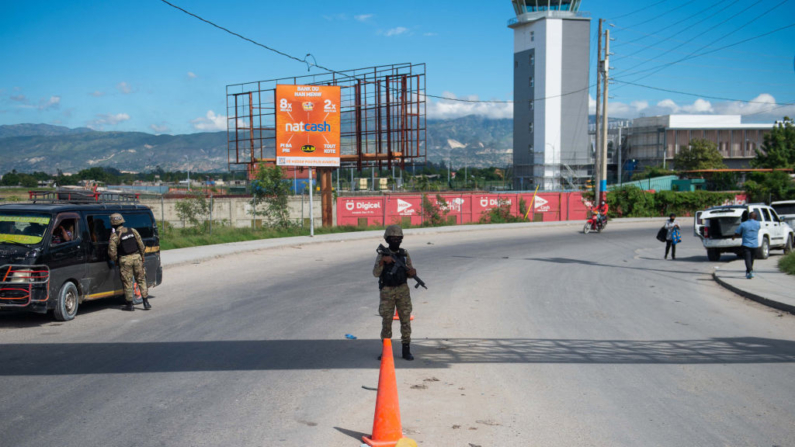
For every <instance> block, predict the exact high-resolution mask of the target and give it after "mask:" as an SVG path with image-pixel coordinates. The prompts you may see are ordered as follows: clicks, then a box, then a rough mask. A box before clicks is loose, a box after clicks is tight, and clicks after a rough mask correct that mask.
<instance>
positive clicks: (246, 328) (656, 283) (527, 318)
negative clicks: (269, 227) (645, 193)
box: [0, 221, 795, 447]
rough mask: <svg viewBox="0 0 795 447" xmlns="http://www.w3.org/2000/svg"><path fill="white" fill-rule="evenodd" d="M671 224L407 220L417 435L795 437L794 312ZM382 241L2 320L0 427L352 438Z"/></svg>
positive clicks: (204, 437)
mask: <svg viewBox="0 0 795 447" xmlns="http://www.w3.org/2000/svg"><path fill="white" fill-rule="evenodd" d="M661 224H662V221H660V222H659V223H653V224H652V223H644V224H637V223H635V224H619V223H611V225H608V227H607V229H606V230H605V231H604V232H603V233H601V234H588V235H583V234H581V233H580V228H579V227H575V226H566V227H547V228H532V229H521V230H515V229H512V230H492V231H474V232H466V233H452V234H432V235H421V236H420V235H417V236H408V237H406V239H405V241H404V247H405V248H407V249H408V250H409V251H410V252H411V254H412V258H413V260H414V263H415V266H416V267H417V270H418V273H419V274H420V276H422V278H423V279H424V280H425V281H426V282H427V283H428V286H429V287H430V290H427V291H426V290H422V289H421V290H419V291H417V290H416V289H413V288H412V294H413V301H414V314H415V316H416V319H415V320H414V322H413V332H414V333H413V340H414V342H413V351H414V353H415V355H416V357H417V360H416V361H414V362H407V361H404V360H402V359H400V358H398V357H396V359H395V363H396V366H397V379H398V391H399V395H400V406H401V417H402V422H403V429H404V432H405V433H406V435H407V436H409V437H411V438H413V439H415V440H417V441H418V442H419V443H420V445H425V446H444V447H446V446H464V447H467V446H470V447H471V446H482V447H489V446H530V445H533V446H792V445H795V365H794V363H795V318H793V316H791V315H784V314H781V313H780V312H778V311H774V310H771V309H768V308H766V307H763V306H761V305H758V304H756V303H753V302H750V301H747V300H744V299H743V298H741V297H739V296H736V295H734V294H732V293H730V292H728V291H725V290H723V289H722V288H721V287H720V286H719V285H717V284H715V283H714V282H713V280H712V279H711V277H710V275H709V273H710V272H711V271H712V269H713V268H714V266H715V265H718V264H719V263H710V262H708V261H707V259H706V253H705V251H704V249H703V248H702V247H701V245H700V243H699V242H698V241H697V240H696V239H695V238H694V237H693V236H692V230H691V229H688V228H685V229H684V231H683V233H684V236H685V237H684V241H683V243H682V244H681V245H680V246H679V252H678V253H677V254H678V258H677V260H676V261H671V260H663V259H662V255H663V249H664V245H663V244H661V243H659V242H657V241H656V240H655V238H654V236H655V234H656V230H657V228H659V226H660V225H661ZM378 242H379V241H378V240H376V239H371V240H363V241H357V242H338V243H324V244H317V245H312V246H303V247H287V248H281V249H271V250H264V251H260V252H254V253H248V254H242V255H239V256H236V257H227V258H223V259H220V260H214V261H211V262H203V263H200V264H191V265H184V266H181V267H175V268H171V269H168V270H167V271H166V276H165V282H164V284H163V285H162V286H160V287H157V288H156V289H154V290H153V295H155V298H154V299H152V303H153V305H154V309H153V310H152V311H149V312H145V311H142V310H140V308H139V309H138V310H136V311H135V312H134V313H127V312H121V311H120V310H119V309H120V306H119V305H118V303H117V302H113V301H104V302H94V303H88V304H86V305H84V306H83V307H81V309H80V313H79V314H78V316H77V319H76V320H74V321H72V322H68V323H58V322H54V321H52V320H50V319H49V318H47V317H46V316H40V315H29V314H22V315H20V314H11V315H2V316H0V445H2V446H4V447H5V446H75V447H77V446H80V447H87V446H102V447H106V446H169V447H170V446H282V445H283V446H357V447H358V446H359V445H360V444H361V442H360V436H361V435H362V434H369V433H370V431H371V429H372V423H373V410H374V407H375V397H376V393H375V391H372V390H371V389H368V388H375V387H376V385H377V381H378V367H379V362H378V361H377V360H376V357H377V356H378V354H379V352H380V349H381V345H380V341H379V339H378V338H379V331H380V318H379V317H378V316H377V296H378V291H377V286H376V280H375V278H373V277H372V273H371V271H372V266H373V262H374V259H375V256H376V253H375V248H376V246H377V244H378ZM412 282H413V281H412ZM345 334H353V335H355V336H357V337H358V339H357V340H348V339H346V338H345ZM394 334H395V335H394V337H395V343H396V348H395V352H396V354H397V355H399V343H397V339H398V337H399V325H398V323H397V322H396V323H395V325H394Z"/></svg>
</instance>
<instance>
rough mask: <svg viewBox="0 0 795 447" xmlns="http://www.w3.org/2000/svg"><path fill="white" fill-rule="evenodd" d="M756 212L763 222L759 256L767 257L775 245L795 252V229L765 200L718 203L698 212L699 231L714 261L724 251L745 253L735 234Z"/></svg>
mask: <svg viewBox="0 0 795 447" xmlns="http://www.w3.org/2000/svg"><path fill="white" fill-rule="evenodd" d="M752 211H753V212H756V215H757V220H758V221H759V224H760V228H759V243H758V244H757V247H759V248H758V249H757V251H756V258H757V259H767V257H768V256H770V249H771V248H778V249H783V250H784V253H790V252H791V251H792V245H793V244H795V231H793V229H792V228H791V227H790V226H789V225H787V223H786V222H785V221H784V219H782V218H780V217H779V216H778V214H776V211H775V210H774V209H773V208H771V207H769V206H767V205H765V204H763V203H753V204H749V205H728V206H717V207H714V208H710V209H708V210H704V211H697V212H696V216H695V227H694V229H695V233H696V236H698V237H699V238H701V243H702V244H704V248H706V249H707V258H709V260H710V261H718V260H719V259H720V255H721V254H722V253H734V254H736V255H737V256H740V255H741V252H740V247H741V246H742V238H739V237H738V238H736V239H734V240H732V235H734V232H735V231H737V227H739V226H740V224H741V223H742V222H745V221H746V220H748V214H749V213H750V212H752Z"/></svg>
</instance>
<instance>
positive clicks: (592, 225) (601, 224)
mask: <svg viewBox="0 0 795 447" xmlns="http://www.w3.org/2000/svg"><path fill="white" fill-rule="evenodd" d="M606 226H607V219H604V220H602V219H599V213H591V217H589V218H588V221H586V222H585V226H584V227H582V232H583V233H584V234H588V233H590V232H591V231H596V232H597V233H600V232H601V231H602V230H603V229H604V228H605V227H606Z"/></svg>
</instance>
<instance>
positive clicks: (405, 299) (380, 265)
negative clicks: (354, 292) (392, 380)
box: [373, 225, 417, 360]
mask: <svg viewBox="0 0 795 447" xmlns="http://www.w3.org/2000/svg"><path fill="white" fill-rule="evenodd" d="M384 240H386V242H387V244H389V250H388V251H389V254H381V253H379V254H378V256H377V257H376V258H375V266H374V267H373V276H375V277H376V278H378V289H379V290H380V291H381V301H380V303H379V305H378V314H379V315H381V318H382V323H381V340H385V339H387V338H390V339H391V338H392V320H393V317H394V315H395V308H397V314H398V317H399V318H400V339H401V340H400V341H401V342H402V343H403V358H404V359H406V360H414V356H413V355H411V292H410V289H409V286H408V284H407V283H406V281H407V279H408V278H413V277H414V276H415V275H416V274H417V270H416V269H414V265H413V264H412V263H411V256H409V252H408V251H407V250H406V249H403V248H400V244H401V242H403V229H402V228H400V226H399V225H390V226H388V227H386V231H385V232H384ZM396 257H399V258H400V260H402V261H403V265H405V266H406V267H407V268H397V269H393V267H394V266H395V260H394V259H393V258H396ZM393 270H394V271H393Z"/></svg>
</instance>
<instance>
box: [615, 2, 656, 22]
mask: <svg viewBox="0 0 795 447" xmlns="http://www.w3.org/2000/svg"><path fill="white" fill-rule="evenodd" d="M665 2H666V0H660V1H659V2H657V3H652V4H651V5H649V6H644V7H642V8H640V9H636V10H634V11H632V12H628V13H626V14H622V15H620V16H617V17H613V18H612V19H611V20H616V19H620V18H622V17H627V16H631V15H632V14H637V13H639V12H641V11H646V10H647V9H649V8H651V7H652V6H657V5H659V4H660V3H665Z"/></svg>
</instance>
